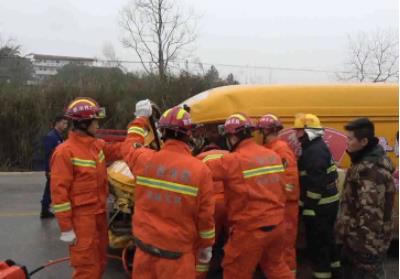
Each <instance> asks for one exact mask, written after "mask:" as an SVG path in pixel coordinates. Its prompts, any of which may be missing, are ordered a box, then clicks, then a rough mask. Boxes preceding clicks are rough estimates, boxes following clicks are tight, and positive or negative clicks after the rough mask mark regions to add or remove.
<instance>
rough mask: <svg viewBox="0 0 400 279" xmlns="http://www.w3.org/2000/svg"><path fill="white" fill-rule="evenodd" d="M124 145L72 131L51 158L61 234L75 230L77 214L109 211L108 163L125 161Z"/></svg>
mask: <svg viewBox="0 0 400 279" xmlns="http://www.w3.org/2000/svg"><path fill="white" fill-rule="evenodd" d="M120 148H121V143H117V144H106V143H105V142H104V141H103V140H101V139H96V138H94V137H90V136H86V135H81V134H79V133H77V132H74V131H71V132H69V135H68V139H67V140H66V141H65V142H64V143H62V144H60V145H59V146H58V147H57V148H56V150H55V152H54V154H53V156H52V159H51V182H50V185H51V197H52V204H53V208H54V212H55V215H56V217H57V220H58V223H59V226H60V229H61V231H68V230H71V229H72V221H71V220H72V218H73V216H77V215H90V214H98V213H103V212H105V211H106V200H107V197H108V182H107V172H106V159H107V161H115V160H118V159H121V158H122V155H121V152H120Z"/></svg>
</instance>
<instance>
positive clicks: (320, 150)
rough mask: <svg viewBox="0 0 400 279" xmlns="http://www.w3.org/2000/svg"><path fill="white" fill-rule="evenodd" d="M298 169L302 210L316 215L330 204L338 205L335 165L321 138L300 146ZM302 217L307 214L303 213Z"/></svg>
mask: <svg viewBox="0 0 400 279" xmlns="http://www.w3.org/2000/svg"><path fill="white" fill-rule="evenodd" d="M298 168H299V174H300V188H301V195H300V201H301V205H302V206H303V209H304V210H306V209H307V210H308V211H309V210H311V211H313V212H315V213H316V214H318V212H323V211H324V209H326V208H327V207H329V206H330V205H331V204H336V205H337V204H338V201H339V194H338V190H337V185H336V181H337V178H338V174H337V169H336V165H335V162H334V160H333V158H332V154H331V152H330V150H329V148H328V146H327V145H326V143H325V142H324V141H323V139H322V138H321V137H318V138H316V139H314V140H312V141H308V142H306V143H303V144H302V154H301V156H300V158H299V160H298ZM308 213H309V212H308ZM303 215H308V214H305V213H304V211H303Z"/></svg>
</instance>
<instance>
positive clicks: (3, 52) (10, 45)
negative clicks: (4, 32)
mask: <svg viewBox="0 0 400 279" xmlns="http://www.w3.org/2000/svg"><path fill="white" fill-rule="evenodd" d="M20 54H21V45H19V44H17V42H16V40H15V39H14V38H11V37H10V38H8V39H5V38H4V37H2V36H1V34H0V56H1V57H5V56H12V55H20Z"/></svg>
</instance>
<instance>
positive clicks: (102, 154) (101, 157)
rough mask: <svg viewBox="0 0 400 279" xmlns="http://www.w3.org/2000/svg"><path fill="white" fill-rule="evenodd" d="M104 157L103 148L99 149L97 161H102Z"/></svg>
mask: <svg viewBox="0 0 400 279" xmlns="http://www.w3.org/2000/svg"><path fill="white" fill-rule="evenodd" d="M105 158H106V157H105V156H104V152H103V150H100V152H99V162H100V163H101V162H103V161H104V159H105Z"/></svg>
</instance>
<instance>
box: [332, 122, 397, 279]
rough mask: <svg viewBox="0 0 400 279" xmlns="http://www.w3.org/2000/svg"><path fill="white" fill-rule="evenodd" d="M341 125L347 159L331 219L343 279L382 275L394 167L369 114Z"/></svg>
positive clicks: (389, 234) (390, 226) (390, 224)
mask: <svg viewBox="0 0 400 279" xmlns="http://www.w3.org/2000/svg"><path fill="white" fill-rule="evenodd" d="M345 129H346V131H347V143H348V147H347V152H348V154H349V156H350V158H351V162H352V164H351V166H350V168H349V169H348V171H347V173H346V178H345V185H344V189H343V195H342V199H341V203H340V211H339V212H340V213H339V216H338V220H337V223H336V237H337V239H338V241H339V242H340V243H342V245H343V246H342V265H343V273H344V278H345V279H347V278H351V279H361V278H363V279H378V278H379V279H380V278H385V272H384V269H383V262H384V259H385V255H386V252H387V250H388V248H389V245H390V242H391V237H392V230H393V222H392V216H393V204H394V196H395V192H396V188H395V184H394V180H393V177H392V173H393V172H394V167H393V164H392V162H391V161H390V159H389V158H388V157H387V156H386V155H385V151H384V150H383V148H382V147H381V146H380V145H379V140H378V139H377V138H376V137H375V132H374V130H375V129H374V124H373V123H372V122H371V121H370V120H369V119H368V118H359V119H356V120H354V121H352V122H350V123H349V124H347V125H346V126H345Z"/></svg>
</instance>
